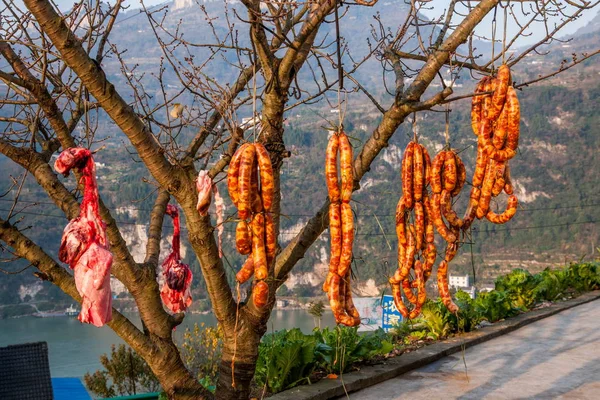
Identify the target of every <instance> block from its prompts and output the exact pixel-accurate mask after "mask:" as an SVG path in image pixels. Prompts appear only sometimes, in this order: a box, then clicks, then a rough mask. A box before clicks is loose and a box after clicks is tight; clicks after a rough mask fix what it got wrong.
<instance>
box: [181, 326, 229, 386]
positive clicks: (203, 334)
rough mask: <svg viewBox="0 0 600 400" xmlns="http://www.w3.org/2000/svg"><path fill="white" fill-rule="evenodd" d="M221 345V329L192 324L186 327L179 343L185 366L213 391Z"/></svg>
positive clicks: (217, 372)
mask: <svg viewBox="0 0 600 400" xmlns="http://www.w3.org/2000/svg"><path fill="white" fill-rule="evenodd" d="M222 347H223V331H222V330H221V328H220V327H218V326H217V327H210V326H205V325H204V323H201V324H200V325H199V326H198V324H194V329H192V330H190V329H189V328H187V329H186V330H185V333H184V334H183V343H181V345H180V348H181V356H182V359H183V362H184V363H185V365H186V366H187V368H188V369H189V370H190V371H191V372H192V373H193V374H194V376H196V378H197V379H198V381H199V382H200V383H201V384H202V386H204V387H205V388H207V389H208V390H210V391H212V392H214V391H215V389H216V384H217V379H218V377H219V362H220V360H221V350H222Z"/></svg>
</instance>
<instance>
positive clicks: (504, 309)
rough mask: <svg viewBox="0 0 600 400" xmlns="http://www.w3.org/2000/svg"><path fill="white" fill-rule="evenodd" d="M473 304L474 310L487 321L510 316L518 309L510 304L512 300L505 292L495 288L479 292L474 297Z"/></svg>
mask: <svg viewBox="0 0 600 400" xmlns="http://www.w3.org/2000/svg"><path fill="white" fill-rule="evenodd" d="M474 305H475V312H477V313H478V314H479V315H480V316H481V318H483V319H485V320H487V321H488V322H496V321H499V320H501V319H504V318H507V317H511V316H513V315H515V314H516V313H517V312H518V310H517V309H516V308H514V307H513V306H512V302H511V300H510V298H509V297H508V295H507V293H506V292H500V291H497V290H492V291H491V292H483V293H479V295H478V296H477V298H476V299H475V304H474Z"/></svg>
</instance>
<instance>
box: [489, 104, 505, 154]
mask: <svg viewBox="0 0 600 400" xmlns="http://www.w3.org/2000/svg"><path fill="white" fill-rule="evenodd" d="M507 110H508V107H504V108H502V112H501V113H500V116H499V117H498V121H496V126H495V127H494V136H493V137H492V143H493V144H494V148H496V150H502V149H503V148H504V143H505V142H506V135H507V134H508V113H507Z"/></svg>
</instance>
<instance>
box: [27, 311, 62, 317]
mask: <svg viewBox="0 0 600 400" xmlns="http://www.w3.org/2000/svg"><path fill="white" fill-rule="evenodd" d="M66 315H67V314H65V313H64V311H52V312H45V311H38V312H36V313H35V314H33V316H34V317H38V318H52V317H65V316H66Z"/></svg>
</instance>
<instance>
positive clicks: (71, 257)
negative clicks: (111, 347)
mask: <svg viewBox="0 0 600 400" xmlns="http://www.w3.org/2000/svg"><path fill="white" fill-rule="evenodd" d="M54 168H55V169H56V171H57V172H58V173H61V174H63V175H64V176H68V175H69V171H70V170H71V169H73V168H77V169H79V170H80V171H81V174H82V177H81V179H82V181H83V185H84V189H83V201H82V202H81V208H80V212H79V216H78V217H77V218H75V219H73V220H71V221H70V222H69V224H68V225H67V226H66V227H65V230H64V232H63V237H62V240H61V243H60V249H59V252H58V258H59V259H60V260H61V261H63V262H65V263H67V264H69V266H70V267H71V268H72V269H73V270H74V273H75V285H76V286H77V291H78V292H79V294H80V295H81V298H82V302H81V313H79V320H80V321H81V322H85V323H88V324H93V325H96V326H102V325H104V324H105V323H107V322H109V321H110V320H111V319H112V293H111V289H110V267H111V265H112V254H111V253H110V251H109V247H110V245H109V243H108V238H107V237H106V224H105V223H104V222H103V221H102V219H101V218H100V214H99V212H98V184H97V182H96V167H95V164H94V160H93V158H92V153H91V152H90V151H89V150H87V149H83V148H79V147H74V148H70V149H67V150H65V151H63V152H62V153H61V154H60V156H59V157H58V159H57V160H56V162H55V163H54Z"/></svg>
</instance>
